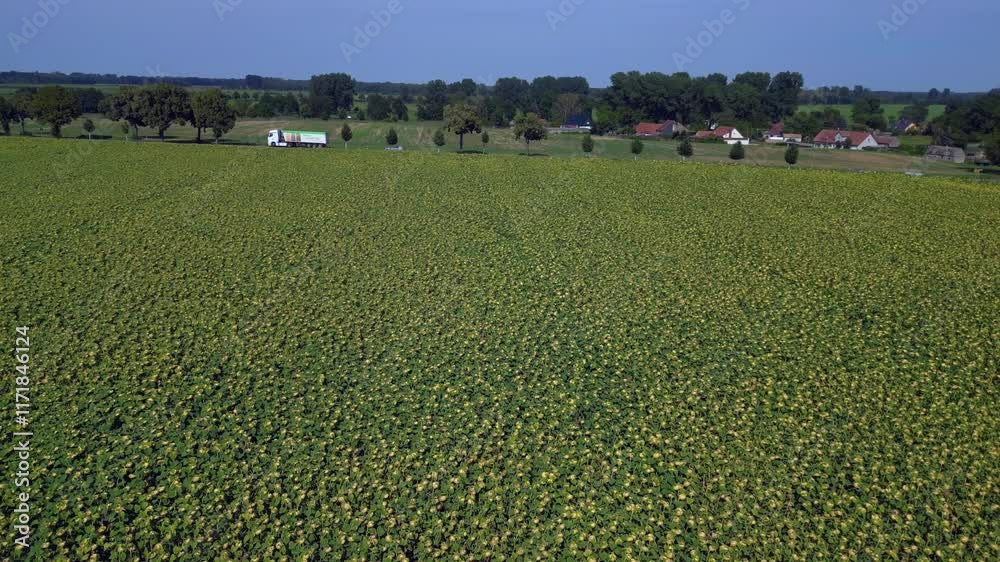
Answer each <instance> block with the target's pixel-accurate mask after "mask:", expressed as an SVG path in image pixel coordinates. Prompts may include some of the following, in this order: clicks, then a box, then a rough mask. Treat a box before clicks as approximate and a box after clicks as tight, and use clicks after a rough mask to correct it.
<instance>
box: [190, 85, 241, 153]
mask: <svg viewBox="0 0 1000 562" xmlns="http://www.w3.org/2000/svg"><path fill="white" fill-rule="evenodd" d="M191 125H192V126H194V128H196V129H197V130H198V142H201V132H202V130H204V129H212V132H213V133H214V134H215V142H219V138H221V137H222V135H224V134H226V133H228V132H229V131H231V130H232V129H233V127H235V126H236V112H235V111H233V109H232V108H231V107H229V104H228V103H227V101H226V96H225V94H223V93H222V90H218V89H212V90H205V91H201V92H196V93H195V94H194V96H192V97H191ZM219 131H221V134H220V133H219Z"/></svg>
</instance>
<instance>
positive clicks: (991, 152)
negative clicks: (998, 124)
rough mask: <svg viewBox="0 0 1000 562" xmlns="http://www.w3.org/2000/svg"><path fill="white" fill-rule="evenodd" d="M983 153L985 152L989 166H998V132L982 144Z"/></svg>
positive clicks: (999, 155) (999, 163) (999, 138)
mask: <svg viewBox="0 0 1000 562" xmlns="http://www.w3.org/2000/svg"><path fill="white" fill-rule="evenodd" d="M983 151H985V152H986V158H987V159H988V160H989V161H990V164H993V165H994V166H1000V132H997V133H994V134H993V136H992V137H991V138H990V139H989V140H988V141H986V142H985V143H983Z"/></svg>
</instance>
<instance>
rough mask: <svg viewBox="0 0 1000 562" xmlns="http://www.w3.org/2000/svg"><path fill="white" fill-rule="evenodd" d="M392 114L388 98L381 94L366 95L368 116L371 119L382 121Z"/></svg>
mask: <svg viewBox="0 0 1000 562" xmlns="http://www.w3.org/2000/svg"><path fill="white" fill-rule="evenodd" d="M391 114H392V104H391V103H390V101H389V98H387V97H385V96H383V95H381V94H371V95H370V96H368V118H369V119H371V120H372V121H384V120H386V119H388V118H389V115H391Z"/></svg>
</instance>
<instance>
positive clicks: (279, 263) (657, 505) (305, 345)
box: [0, 137, 1000, 560]
mask: <svg viewBox="0 0 1000 562" xmlns="http://www.w3.org/2000/svg"><path fill="white" fill-rule="evenodd" d="M0 166H2V169H3V171H4V175H5V177H6V178H7V181H5V182H3V183H2V184H0V195H2V196H3V198H4V200H5V201H8V202H9V205H10V207H11V209H12V211H11V212H10V213H8V214H7V215H6V216H5V223H4V228H3V229H0V268H2V270H3V279H4V291H2V292H0V309H2V312H3V316H4V317H5V318H7V319H8V324H7V329H8V330H9V332H8V338H9V340H8V341H9V345H11V346H13V342H14V333H13V327H14V325H15V323H16V324H18V325H27V326H30V338H31V342H30V345H31V363H30V368H31V371H30V373H31V383H30V384H31V389H32V390H31V393H32V394H31V412H32V417H31V425H30V429H31V431H33V432H34V437H33V439H32V442H31V447H32V453H31V454H32V457H31V458H32V462H33V465H32V471H33V472H32V489H31V490H32V503H31V509H32V512H31V514H32V515H31V517H32V523H33V525H35V529H36V534H35V535H34V536H33V537H32V538H33V544H34V545H35V547H34V549H33V551H32V552H33V554H34V556H35V559H37V560H58V559H71V560H84V559H91V558H92V559H97V560H137V559H175V560H192V559H199V560H212V559H219V560H226V559H230V560H231V559H268V560H274V559H289V560H292V559H294V560H316V559H324V560H329V559H334V560H340V559H382V560H389V559H394V560H395V559H400V560H401V559H410V560H414V559H431V558H436V557H440V558H449V559H456V560H474V559H478V560H482V559H496V560H502V559H507V560H515V559H516V560H527V559H563V560H569V559H588V558H594V559H602V560H610V559H618V560H626V559H643V560H654V559H657V560H658V559H666V560H671V559H673V560H706V559H709V558H714V559H717V560H793V559H796V558H797V559H800V560H830V559H848V560H858V559H901V560H920V559H929V560H937V559H941V560H944V559H956V560H958V559H968V560H990V559H996V558H997V557H998V555H1000V544H998V531H1000V529H998V521H1000V518H998V513H997V498H998V497H1000V496H998V494H1000V489H998V483H1000V473H998V466H1000V449H998V446H997V439H998V436H1000V423H998V421H1000V418H998V416H997V411H996V406H997V378H996V374H997V372H998V369H1000V361H998V359H1000V343H998V342H1000V339H998V335H1000V334H998V331H997V327H998V326H1000V301H998V299H997V295H998V292H1000V279H998V277H997V275H996V265H997V263H998V262H1000V190H998V189H997V188H996V187H995V186H992V185H988V184H977V183H973V182H966V181H959V180H951V179H940V178H906V177H903V176H899V175H890V174H847V173H840V172H830V171H811V170H793V171H788V170H778V169H767V168H761V167H751V166H718V165H706V164H700V163H678V162H666V161H642V162H632V161H625V160H621V161H610V160H597V159H592V160H588V159H583V158H579V159H550V158H531V157H519V156H488V157H484V156H481V155H456V154H441V155H438V154H433V153H428V152H410V153H402V154H394V153H386V152H383V151H368V152H361V151H358V152H357V153H350V152H345V151H342V150H333V151H318V150H312V151H310V150H299V151H294V150H264V149H258V148H241V147H214V146H189V145H175V144H157V143H131V144H128V145H125V144H124V143H110V142H108V143H88V142H84V141H54V140H46V139H20V138H16V137H14V138H0ZM3 395H4V399H3V400H4V402H3V408H4V409H5V411H8V412H11V411H12V410H13V409H14V405H13V403H12V402H13V398H14V394H13V392H5V393H4V394H3ZM0 457H2V462H3V464H4V466H7V467H13V466H14V463H15V453H14V452H13V450H12V448H11V447H5V448H4V450H3V452H2V453H0ZM12 482H13V479H12V478H4V479H0V493H2V494H3V495H4V496H5V497H8V498H10V497H12V495H13V490H12ZM11 516H12V513H11V511H10V510H5V511H4V512H3V513H2V514H0V524H2V525H3V526H4V527H5V528H7V529H11V525H12V520H11ZM10 549H11V541H9V540H8V541H4V542H3V543H2V546H0V558H4V559H7V558H10V557H11V555H12V554H11V550H10ZM991 553H992V554H991Z"/></svg>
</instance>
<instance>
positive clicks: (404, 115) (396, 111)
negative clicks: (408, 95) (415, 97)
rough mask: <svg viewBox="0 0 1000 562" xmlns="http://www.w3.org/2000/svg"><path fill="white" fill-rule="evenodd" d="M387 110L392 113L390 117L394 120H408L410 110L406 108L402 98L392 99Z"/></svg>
mask: <svg viewBox="0 0 1000 562" xmlns="http://www.w3.org/2000/svg"><path fill="white" fill-rule="evenodd" d="M389 108H390V110H391V111H392V116H393V117H395V118H396V119H398V120H400V121H409V120H410V109H409V108H408V107H406V103H405V102H404V101H403V98H392V102H391V103H390V104H389Z"/></svg>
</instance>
